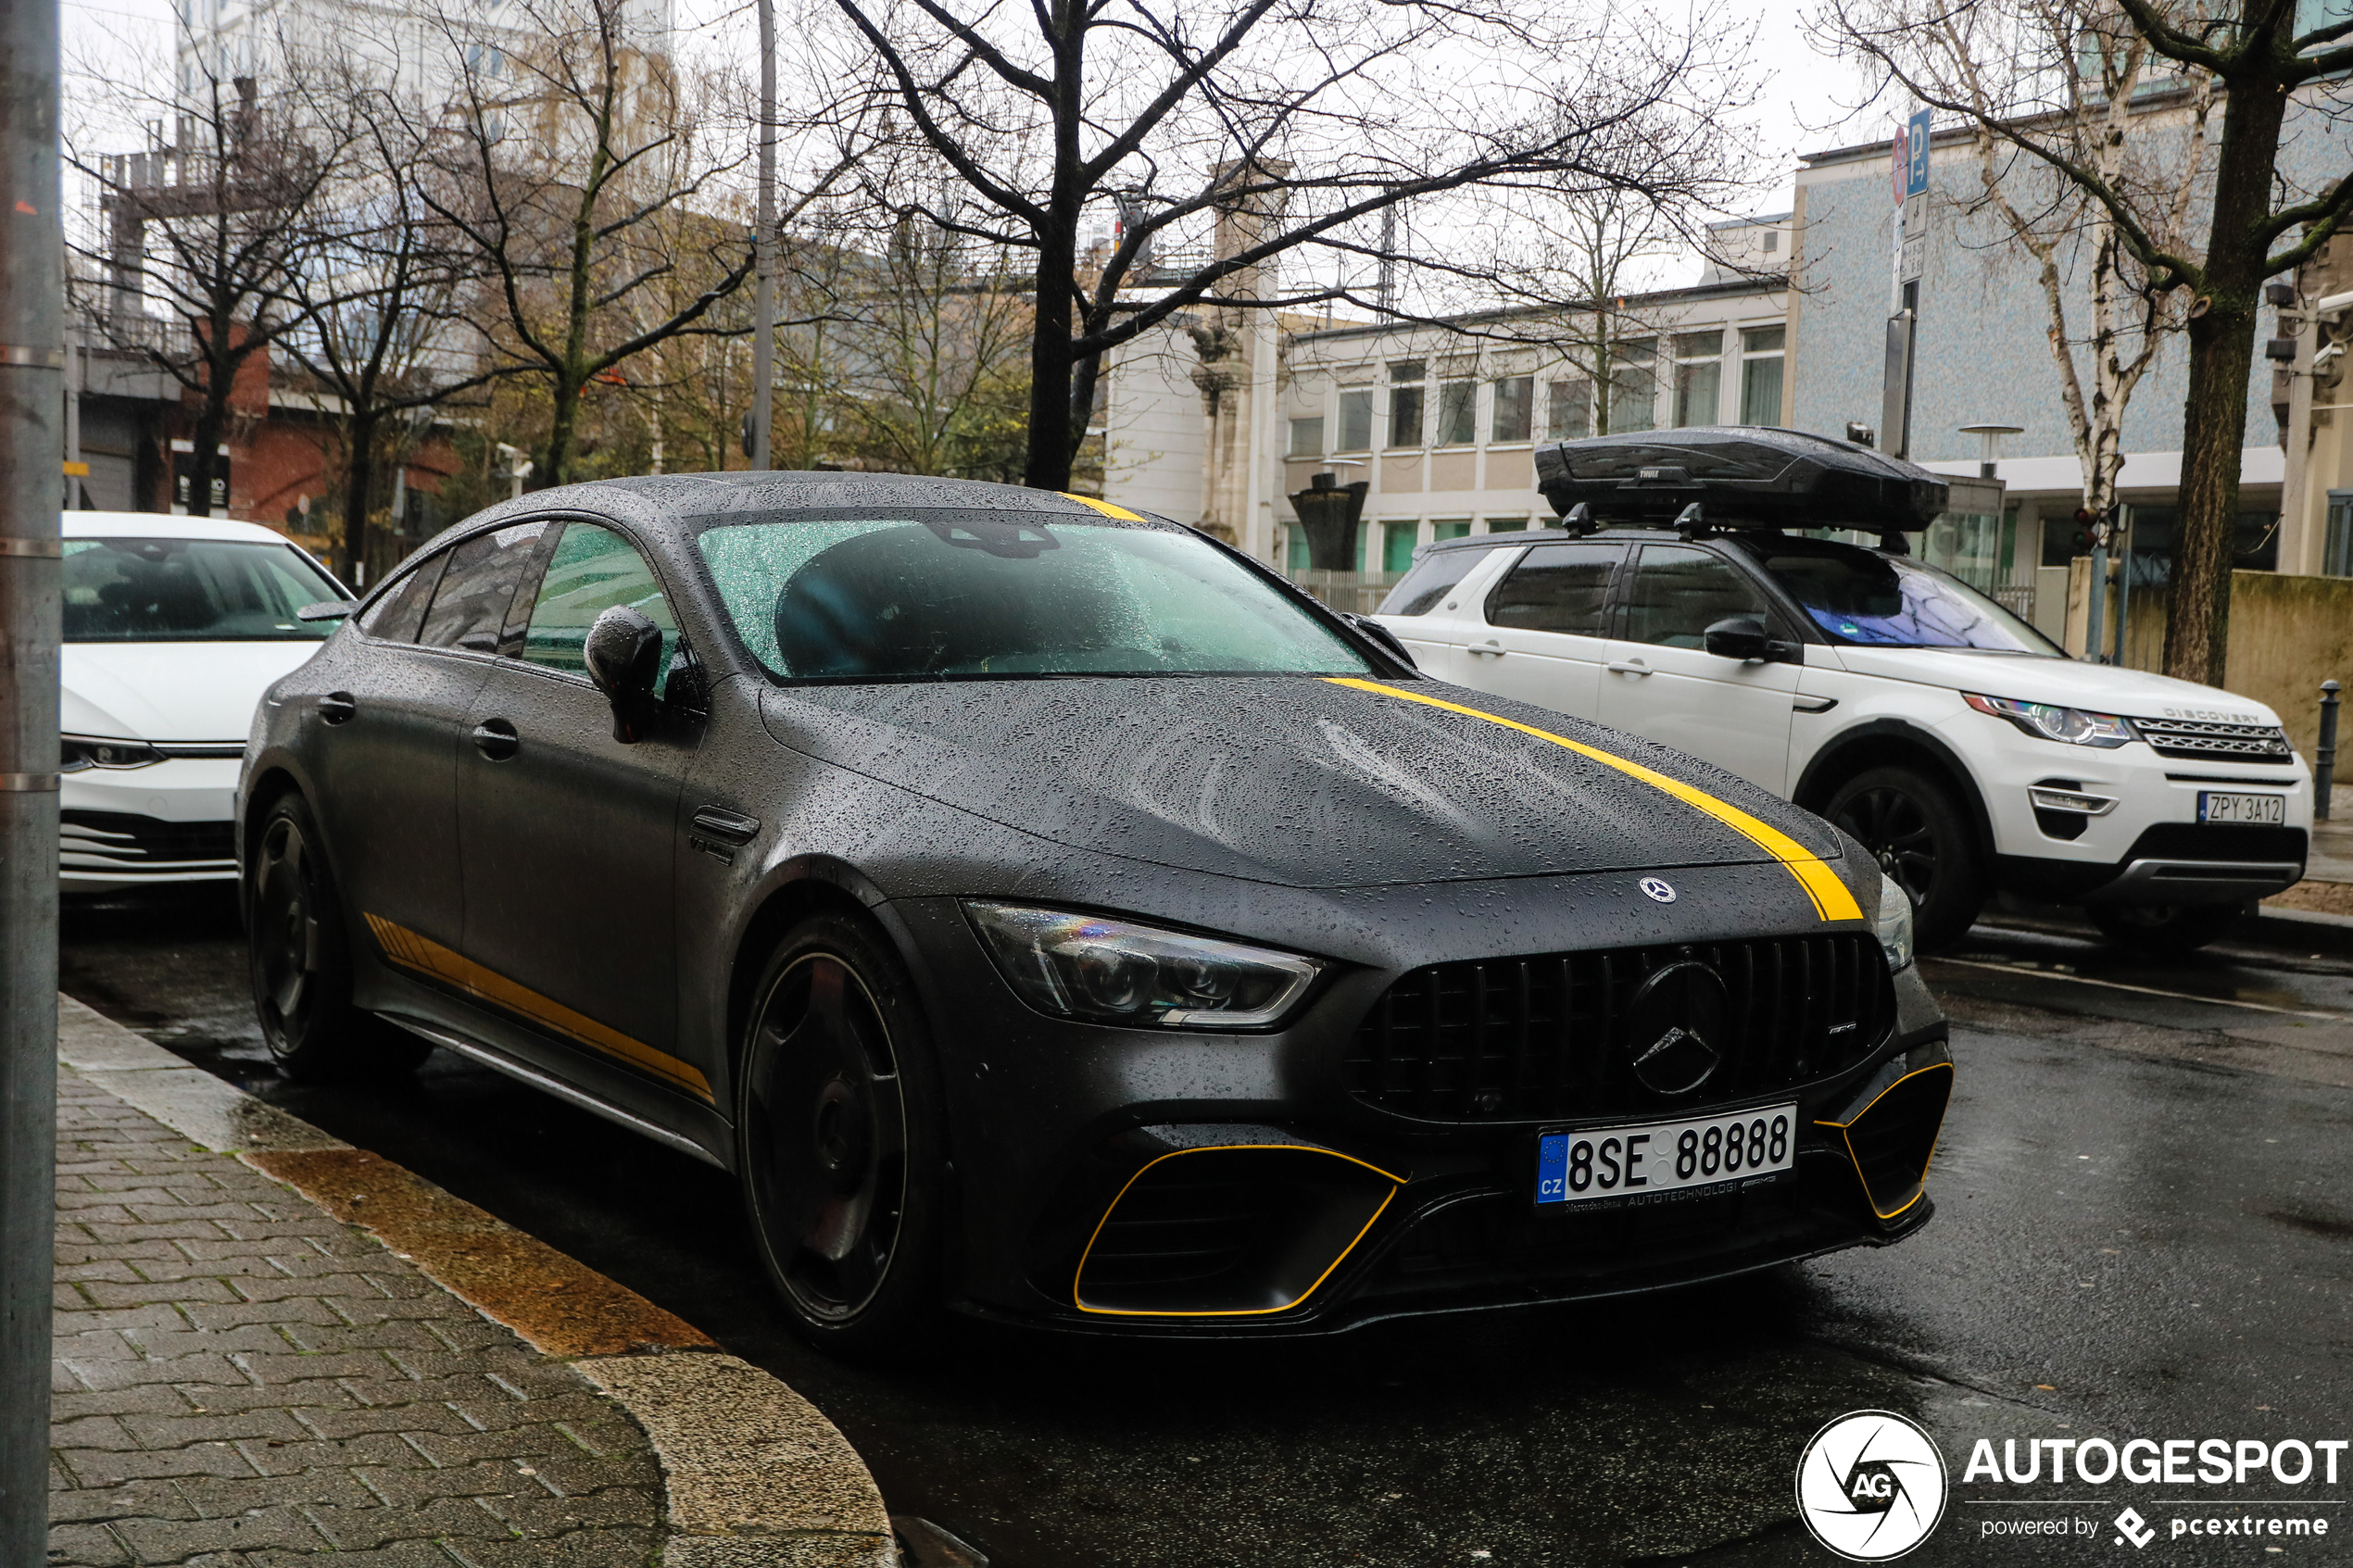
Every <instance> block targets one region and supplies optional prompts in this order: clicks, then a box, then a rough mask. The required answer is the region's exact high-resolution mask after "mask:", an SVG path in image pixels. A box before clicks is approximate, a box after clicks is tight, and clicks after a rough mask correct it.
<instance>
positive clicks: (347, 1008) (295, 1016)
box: [245, 795, 433, 1084]
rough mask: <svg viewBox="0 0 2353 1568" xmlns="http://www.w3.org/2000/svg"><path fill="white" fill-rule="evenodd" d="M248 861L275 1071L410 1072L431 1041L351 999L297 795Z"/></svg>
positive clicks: (278, 810)
mask: <svg viewBox="0 0 2353 1568" xmlns="http://www.w3.org/2000/svg"><path fill="white" fill-rule="evenodd" d="M246 861H247V874H246V879H245V897H246V904H245V915H246V919H245V930H246V933H247V948H248V952H249V955H250V961H251V972H252V976H253V1004H254V1011H255V1012H256V1013H257V1014H258V1015H259V1017H260V1021H261V1037H262V1040H263V1042H264V1043H265V1044H267V1045H268V1046H269V1047H270V1054H271V1057H273V1058H275V1059H276V1060H277V1063H278V1067H279V1070H280V1071H281V1072H283V1073H285V1074H286V1076H288V1077H289V1078H296V1079H300V1080H303V1081H304V1082H307V1083H315V1084H333V1083H346V1082H349V1081H351V1080H354V1079H360V1078H383V1077H396V1076H398V1075H400V1074H401V1073H411V1072H414V1071H415V1070H416V1068H417V1066H418V1064H419V1063H420V1062H422V1061H423V1060H425V1058H426V1057H428V1056H430V1055H431V1054H433V1047H432V1045H431V1044H429V1043H428V1042H426V1041H424V1040H422V1039H420V1038H419V1037H417V1036H416V1035H411V1034H409V1032H408V1031H407V1030H405V1029H400V1028H397V1027H396V1026H394V1025H392V1024H389V1023H386V1022H384V1020H382V1019H380V1018H377V1017H376V1016H374V1015H373V1014H372V1013H368V1012H363V1011H361V1010H359V1009H358V1008H356V1007H354V1006H353V1005H352V1000H351V947H350V944H349V941H348V938H347V936H346V932H345V929H344V922H343V908H342V905H341V903H340V902H339V901H338V900H337V898H336V897H335V888H334V881H333V877H332V875H331V874H330V873H329V872H328V869H327V863H326V857H325V856H324V855H323V854H321V852H320V849H319V827H318V823H317V822H316V821H315V820H314V819H313V818H312V817H311V814H310V807H309V805H308V802H306V801H305V800H304V799H303V798H302V797H301V796H299V795H289V796H286V797H283V798H282V799H280V800H279V801H278V802H277V803H276V804H275V805H273V806H271V809H270V810H269V812H268V814H267V815H265V816H264V817H263V818H262V820H261V825H260V827H259V828H258V830H257V831H256V834H255V842H254V846H253V849H252V852H251V853H250V854H249V855H248V856H247V857H246Z"/></svg>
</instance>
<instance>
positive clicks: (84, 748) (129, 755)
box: [57, 735, 163, 773]
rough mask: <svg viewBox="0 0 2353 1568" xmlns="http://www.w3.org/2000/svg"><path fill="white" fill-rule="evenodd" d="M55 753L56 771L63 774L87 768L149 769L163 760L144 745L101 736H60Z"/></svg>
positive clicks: (158, 753) (135, 741) (133, 741)
mask: <svg viewBox="0 0 2353 1568" xmlns="http://www.w3.org/2000/svg"><path fill="white" fill-rule="evenodd" d="M59 749H60V753H61V755H60V757H59V759H58V765H57V771H60V772H65V773H79V772H82V771H85V770H87V769H91V768H151V767H153V766H155V764H157V763H158V762H160V761H162V760H163V753H162V752H160V751H157V749H156V748H155V747H154V746H149V745H148V744H147V743H146V742H145V741H138V740H113V739H110V738H108V737H107V736H104V735H63V736H60V737H59Z"/></svg>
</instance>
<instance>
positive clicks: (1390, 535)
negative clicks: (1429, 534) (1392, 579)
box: [1380, 522, 1422, 571]
mask: <svg viewBox="0 0 2353 1568" xmlns="http://www.w3.org/2000/svg"><path fill="white" fill-rule="evenodd" d="M1421 532H1422V525H1421V524H1420V523H1418V522H1384V523H1382V524H1381V534H1380V569H1381V570H1382V571H1412V570H1413V569H1414V546H1415V545H1416V543H1417V542H1418V541H1419V539H1420V536H1421Z"/></svg>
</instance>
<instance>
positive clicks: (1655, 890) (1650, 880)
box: [1636, 876, 1675, 904]
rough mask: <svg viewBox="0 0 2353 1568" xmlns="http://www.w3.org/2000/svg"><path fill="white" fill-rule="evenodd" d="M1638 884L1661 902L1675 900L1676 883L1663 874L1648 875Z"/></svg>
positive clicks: (1669, 902)
mask: <svg viewBox="0 0 2353 1568" xmlns="http://www.w3.org/2000/svg"><path fill="white" fill-rule="evenodd" d="M1636 885H1638V886H1640V887H1641V888H1642V891H1643V892H1644V893H1646V894H1648V895H1649V896H1650V897H1652V898H1653V899H1655V900H1656V901H1657V902H1659V903H1661V904H1671V903H1673V902H1674V901H1675V884H1673V883H1671V882H1668V881H1667V879H1666V878H1665V877H1663V876H1646V877H1644V878H1642V881H1641V882H1640V883H1639V884H1636Z"/></svg>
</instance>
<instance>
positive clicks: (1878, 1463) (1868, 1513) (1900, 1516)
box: [1797, 1411, 1946, 1562]
mask: <svg viewBox="0 0 2353 1568" xmlns="http://www.w3.org/2000/svg"><path fill="white" fill-rule="evenodd" d="M1945 1491H1946V1480H1945V1474H1944V1455H1943V1454H1942V1453H1940V1452H1938V1451H1937V1448H1936V1443H1935V1440H1934V1439H1933V1438H1931V1437H1930V1436H1929V1435H1928V1433H1927V1432H1926V1431H1925V1430H1924V1429H1923V1428H1922V1427H1921V1426H1920V1425H1919V1423H1917V1422H1914V1421H1910V1420H1907V1419H1906V1418H1905V1417H1903V1416H1900V1415H1897V1414H1896V1413H1894V1411H1854V1412H1853V1413H1851V1414H1848V1415H1843V1416H1840V1417H1839V1418H1838V1419H1837V1420H1836V1421H1833V1422H1831V1424H1829V1425H1827V1426H1825V1427H1823V1428H1822V1429H1821V1430H1820V1431H1819V1432H1817V1433H1815V1434H1814V1437H1813V1441H1811V1442H1809V1443H1807V1444H1806V1452H1805V1453H1804V1454H1802V1455H1801V1456H1799V1458H1798V1461H1797V1516H1798V1517H1799V1518H1800V1519H1803V1520H1804V1521H1805V1522H1806V1529H1807V1530H1808V1531H1809V1532H1811V1533H1812V1535H1813V1537H1814V1538H1815V1539H1816V1540H1818V1541H1819V1542H1821V1543H1822V1544H1823V1545H1824V1546H1826V1547H1828V1548H1829V1549H1831V1550H1832V1551H1834V1552H1836V1553H1837V1554H1838V1555H1839V1556H1841V1557H1843V1558H1844V1559H1846V1560H1847V1561H1848V1562H1887V1561H1889V1560H1890V1559H1892V1558H1897V1557H1901V1556H1903V1555H1904V1554H1905V1553H1906V1552H1907V1551H1909V1550H1911V1549H1913V1548H1914V1547H1916V1546H1918V1545H1919V1544H1920V1543H1921V1542H1922V1541H1924V1540H1926V1539H1928V1537H1929V1534H1930V1532H1931V1531H1933V1530H1934V1529H1935V1528H1936V1525H1937V1522H1938V1521H1939V1520H1941V1519H1943V1518H1944V1500H1945Z"/></svg>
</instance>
